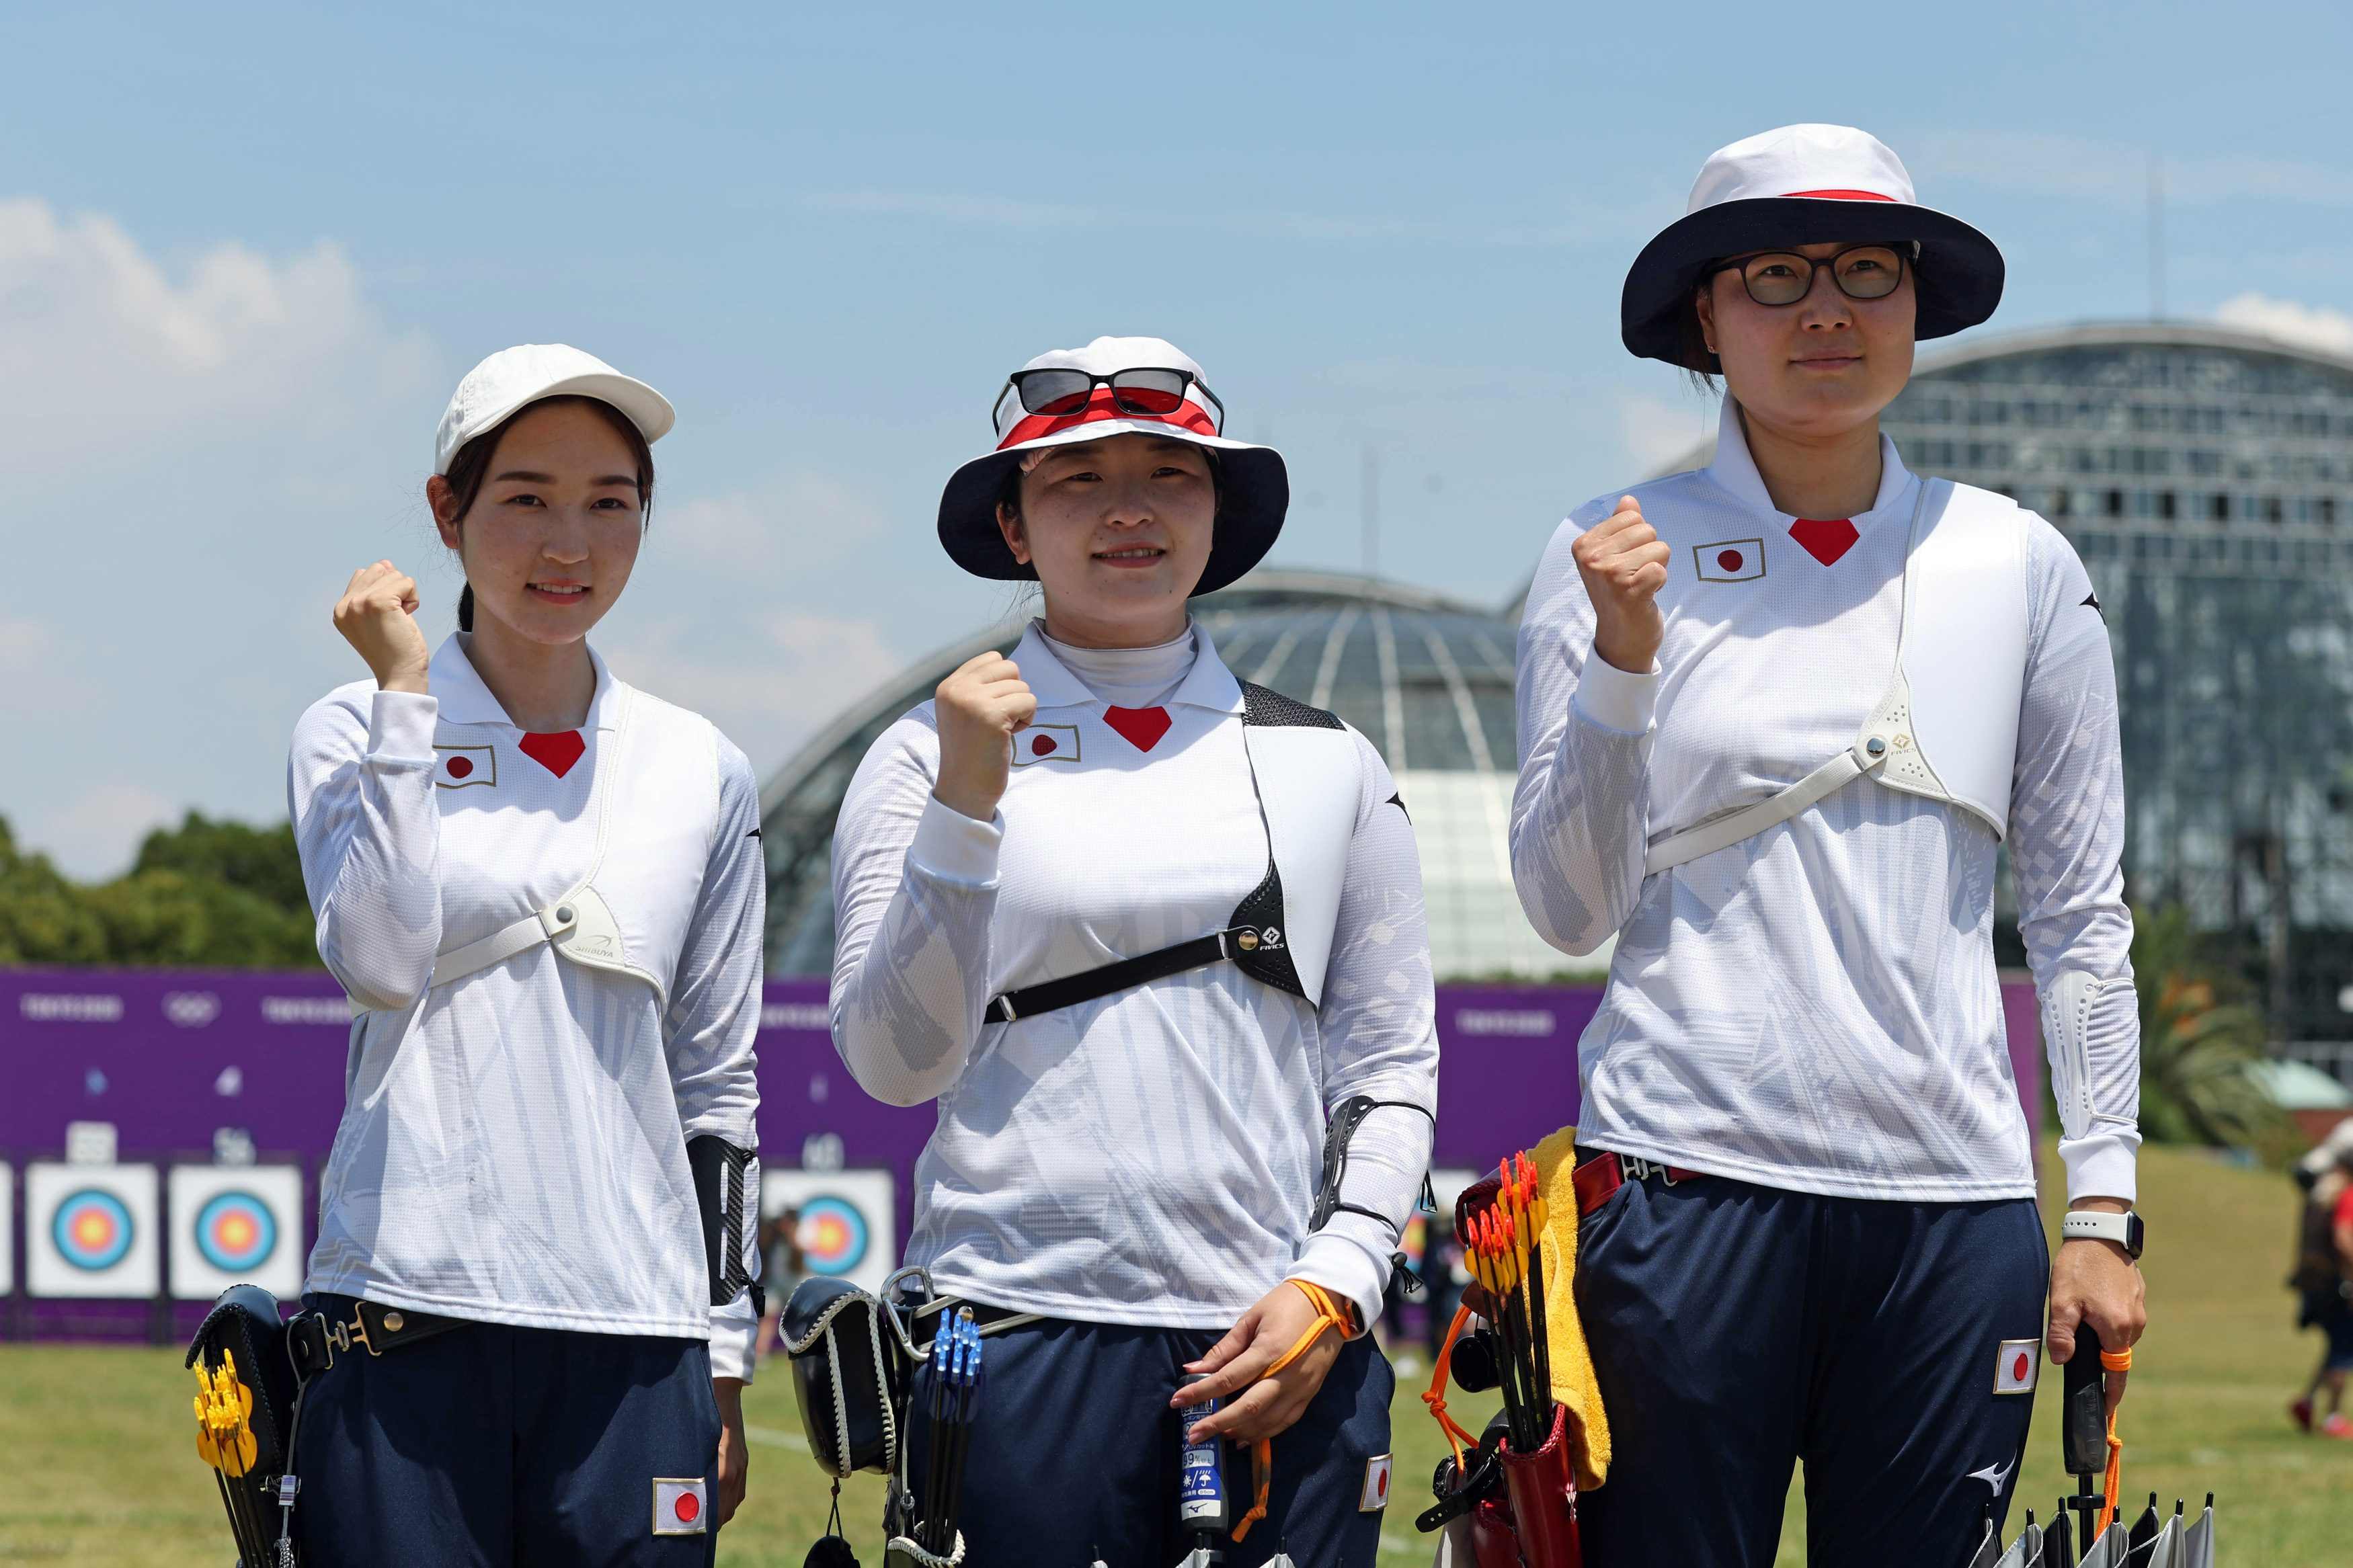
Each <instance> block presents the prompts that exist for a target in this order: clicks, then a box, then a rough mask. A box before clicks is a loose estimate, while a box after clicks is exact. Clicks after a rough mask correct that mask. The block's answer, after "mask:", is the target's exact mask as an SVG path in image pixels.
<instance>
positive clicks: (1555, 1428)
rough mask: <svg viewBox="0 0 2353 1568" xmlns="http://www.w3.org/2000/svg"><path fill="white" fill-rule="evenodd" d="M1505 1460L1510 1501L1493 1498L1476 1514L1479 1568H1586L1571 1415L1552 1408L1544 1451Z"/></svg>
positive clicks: (1502, 1453) (1506, 1449)
mask: <svg viewBox="0 0 2353 1568" xmlns="http://www.w3.org/2000/svg"><path fill="white" fill-rule="evenodd" d="M1496 1457H1497V1458H1499V1459H1501V1460H1502V1461H1503V1466H1504V1489H1505V1491H1506V1493H1507V1494H1508V1496H1507V1498H1489V1499H1487V1500H1485V1501H1483V1502H1482V1503H1480V1505H1479V1506H1478V1507H1477V1508H1476V1509H1474V1510H1472V1515H1471V1539H1472V1545H1473V1547H1474V1548H1475V1549H1476V1551H1477V1552H1478V1554H1479V1568H1583V1565H1584V1562H1585V1553H1584V1551H1583V1549H1582V1548H1581V1547H1580V1546H1579V1545H1578V1543H1577V1477H1576V1475H1575V1474H1574V1473H1573V1472H1572V1471H1571V1470H1570V1468H1569V1463H1568V1411H1567V1407H1565V1406H1563V1405H1554V1406H1553V1407H1552V1427H1551V1429H1550V1430H1549V1431H1548V1432H1546V1435H1545V1441H1544V1447H1541V1448H1538V1449H1537V1450H1536V1451H1535V1453H1533V1454H1515V1453H1514V1452H1512V1446H1511V1445H1510V1444H1509V1443H1508V1442H1507V1443H1505V1444H1504V1445H1503V1447H1502V1448H1501V1449H1500V1450H1499V1451H1498V1453H1497V1456H1496Z"/></svg>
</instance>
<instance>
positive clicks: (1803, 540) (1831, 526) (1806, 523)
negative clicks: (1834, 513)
mask: <svg viewBox="0 0 2353 1568" xmlns="http://www.w3.org/2000/svg"><path fill="white" fill-rule="evenodd" d="M1789 537H1790V538H1792V539H1794V540H1796V541H1797V542H1799V544H1801V545H1803V546H1805V550H1806V553H1807V554H1809V555H1810V556H1812V557H1813V558H1814V559H1815V560H1817V561H1819V562H1820V563H1822V564H1823V565H1825V566H1835V565H1837V564H1838V561H1839V557H1840V556H1841V555H1844V554H1845V553H1846V552H1848V551H1850V550H1852V549H1853V548H1854V542H1855V541H1856V540H1858V539H1861V538H1862V534H1861V533H1860V532H1858V531H1856V529H1855V526H1854V522H1853V521H1852V519H1849V518H1843V517H1839V518H1827V519H1826V518H1819V517H1801V518H1799V520H1798V521H1795V522H1793V523H1791V524H1790V525H1789Z"/></svg>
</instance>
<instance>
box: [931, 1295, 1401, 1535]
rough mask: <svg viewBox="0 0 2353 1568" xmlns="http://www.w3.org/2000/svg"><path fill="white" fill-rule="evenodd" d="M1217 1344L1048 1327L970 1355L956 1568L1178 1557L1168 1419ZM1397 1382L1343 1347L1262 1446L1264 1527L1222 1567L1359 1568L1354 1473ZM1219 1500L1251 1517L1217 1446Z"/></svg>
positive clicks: (1379, 1429) (1228, 1451)
mask: <svg viewBox="0 0 2353 1568" xmlns="http://www.w3.org/2000/svg"><path fill="white" fill-rule="evenodd" d="M1221 1337H1223V1336H1221V1335H1219V1333H1217V1332H1215V1331H1210V1330H1204V1329H1138V1328H1123V1327H1119V1326H1116V1325H1112V1324H1100V1323H1074V1322H1068V1321H1059V1320H1049V1321H1044V1322H1038V1323H1031V1324H1029V1325H1027V1326H1025V1327H1022V1328H1018V1329H1010V1330H1008V1331H1006V1332H1004V1333H1001V1334H991V1335H990V1336H989V1337H988V1338H987V1340H985V1341H984V1342H982V1343H983V1350H982V1352H981V1353H982V1362H981V1365H982V1370H983V1374H984V1376H985V1377H986V1379H987V1383H986V1385H985V1387H984V1389H983V1392H982V1395H981V1401H980V1411H979V1415H978V1418H977V1419H976V1422H975V1424H974V1427H973V1434H972V1441H971V1450H970V1457H969V1458H968V1459H967V1460H966V1462H965V1482H964V1496H963V1502H962V1511H961V1513H960V1514H959V1516H958V1525H959V1528H961V1529H962V1531H964V1539H965V1568H1086V1565H1087V1564H1088V1563H1092V1562H1093V1561H1095V1560H1096V1558H1097V1553H1098V1552H1100V1553H1101V1560H1102V1561H1103V1563H1104V1564H1105V1565H1106V1568H1169V1565H1170V1564H1172V1563H1177V1562H1179V1561H1181V1560H1182V1559H1183V1557H1184V1555H1185V1554H1186V1553H1187V1552H1189V1551H1191V1550H1192V1548H1193V1541H1192V1539H1191V1537H1189V1536H1180V1535H1179V1534H1178V1533H1177V1531H1176V1481H1177V1461H1178V1454H1179V1452H1180V1450H1181V1447H1182V1444H1183V1436H1184V1431H1183V1429H1184V1426H1185V1423H1184V1422H1183V1421H1182V1420H1180V1418H1179V1417H1178V1415H1177V1413H1176V1411H1174V1410H1171V1409H1170V1408H1169V1407H1168V1400H1169V1396H1170V1395H1172V1394H1175V1393H1176V1384H1177V1381H1178V1379H1179V1378H1180V1377H1182V1376H1183V1374H1184V1363H1187V1362H1188V1361H1197V1360H1198V1359H1199V1358H1200V1357H1201V1355H1202V1354H1203V1353H1205V1352H1207V1351H1208V1348H1209V1347H1210V1346H1211V1345H1213V1344H1216V1343H1217V1342H1218V1341H1219V1339H1220V1338H1221ZM1396 1387H1397V1378H1396V1375H1395V1374H1394V1373H1391V1372H1390V1371H1389V1363H1388V1360H1387V1359H1386V1358H1384V1357H1383V1356H1382V1355H1381V1353H1380V1352H1379V1351H1378V1350H1377V1349H1376V1348H1375V1347H1374V1345H1373V1342H1372V1340H1371V1338H1370V1336H1366V1337H1365V1338H1361V1339H1358V1340H1356V1341H1354V1342H1351V1343H1349V1344H1348V1345H1346V1346H1345V1347H1343V1348H1342V1350H1341V1352H1340V1355H1339V1358H1338V1359H1337V1360H1336V1361H1335V1362H1334V1363H1332V1372H1331V1375H1330V1376H1328V1377H1326V1378H1325V1379H1324V1386H1323V1387H1322V1388H1321V1389H1320V1390H1318V1391H1317V1393H1316V1395H1315V1397H1314V1400H1313V1401H1312V1402H1311V1403H1310V1404H1309V1405H1308V1407H1307V1412H1306V1414H1305V1415H1302V1416H1301V1417H1300V1418H1299V1422H1298V1424H1297V1425H1296V1426H1293V1427H1291V1428H1290V1429H1289V1430H1288V1431H1286V1432H1284V1433H1282V1436H1278V1437H1276V1438H1275V1440H1274V1445H1273V1458H1274V1485H1273V1488H1272V1489H1271V1493H1270V1496H1269V1509H1268V1513H1267V1517H1266V1518H1265V1519H1264V1520H1261V1521H1259V1522H1258V1523H1256V1524H1254V1525H1252V1526H1251V1527H1250V1534H1249V1536H1248V1537H1247V1538H1246V1539H1245V1540H1244V1541H1243V1542H1241V1544H1240V1545H1236V1544H1235V1543H1234V1542H1232V1541H1231V1540H1228V1541H1226V1542H1224V1547H1225V1552H1226V1563H1227V1565H1228V1568H1256V1565H1257V1564H1260V1563H1264V1562H1265V1561H1266V1560H1267V1559H1268V1558H1269V1557H1271V1556H1272V1555H1273V1554H1274V1552H1275V1551H1276V1549H1277V1547H1278V1546H1279V1545H1281V1546H1287V1548H1288V1550H1289V1552H1290V1553H1291V1555H1292V1557H1293V1559H1294V1560H1296V1561H1298V1562H1300V1563H1311V1564H1314V1568H1372V1563H1373V1559H1374V1556H1375V1554H1376V1553H1377V1552H1378V1551H1379V1549H1380V1535H1381V1511H1380V1510H1378V1509H1373V1510H1365V1509H1364V1508H1363V1507H1362V1504H1363V1503H1364V1501H1365V1484H1366V1468H1367V1467H1368V1466H1369V1465H1371V1464H1372V1462H1373V1461H1374V1460H1375V1459H1376V1458H1380V1457H1383V1456H1386V1455H1387V1454H1388V1451H1389V1395H1390V1394H1391V1393H1392V1392H1393V1391H1394V1390H1395V1389H1396ZM929 1388H930V1373H929V1372H928V1370H927V1371H926V1372H925V1373H923V1377H922V1379H921V1380H920V1381H919V1384H918V1387H917V1390H916V1406H915V1407H916V1417H915V1420H914V1422H913V1426H914V1431H913V1434H912V1441H913V1450H912V1454H913V1461H912V1465H911V1469H912V1472H913V1477H912V1482H913V1487H914V1491H915V1496H916V1497H917V1498H919V1499H920V1498H921V1497H923V1487H924V1480H925V1475H924V1461H925V1448H926V1441H925V1440H926V1437H927V1436H928V1432H929V1428H928V1426H927V1417H926V1416H925V1415H923V1394H925V1393H927V1392H928V1390H929ZM1224 1469H1225V1478H1226V1496H1227V1497H1228V1498H1229V1500H1231V1503H1230V1506H1231V1510H1232V1517H1233V1518H1234V1520H1235V1521H1237V1522H1239V1521H1240V1519H1241V1516H1242V1514H1243V1512H1244V1511H1245V1510H1248V1509H1249V1507H1250V1500H1251V1497H1252V1495H1253V1493H1252V1483H1251V1477H1250V1449H1249V1447H1247V1446H1240V1445H1235V1444H1227V1445H1225V1468H1224Z"/></svg>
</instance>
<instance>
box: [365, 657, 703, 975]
mask: <svg viewBox="0 0 2353 1568" xmlns="http://www.w3.org/2000/svg"><path fill="white" fill-rule="evenodd" d="M615 685H616V687H617V691H616V694H615V695H616V699H617V708H618V713H619V716H618V720H617V722H616V724H615V725H614V727H613V729H612V730H611V731H609V732H607V734H606V735H604V736H602V737H600V739H599V742H598V743H597V745H596V747H595V748H594V752H593V754H594V757H595V765H596V773H595V774H594V776H593V778H592V780H591V783H590V789H589V805H588V810H589V812H590V813H592V814H593V815H594V816H595V817H596V849H595V851H594V853H593V854H592V855H591V857H590V859H589V863H588V868H587V870H586V872H585V873H584V874H583V875H582V877H581V878H580V879H579V880H578V881H577V882H576V883H575V884H574V885H573V886H572V888H571V889H569V890H568V891H566V892H565V894H564V895H563V896H562V897H560V898H557V899H555V900H553V901H551V902H550V903H548V904H547V905H546V907H544V908H543V909H539V910H533V911H532V912H531V913H529V914H527V915H525V916H523V917H522V919H521V920H518V921H513V922H512V924H509V925H507V926H505V927H502V928H501V929H500V930H498V931H493V932H491V934H490V935H489V936H486V937H483V938H481V939H480V940H479V941H476V942H468V943H466V944H464V945H463V946H460V947H457V948H452V949H445V950H444V951H443V952H442V953H441V955H440V957H439V958H438V960H436V962H435V963H434V965H433V978H432V982H431V988H432V989H435V990H438V989H439V988H440V987H442V986H444V985H448V984H453V983H455V982H457V981H459V980H462V979H464V978H465V977H466V976H468V975H470V974H473V973H479V972H480V971H481V970H485V969H488V968H490V967H491V965H493V964H497V963H505V962H506V961H507V960H508V959H510V958H512V957H514V956H515V955H516V954H517V953H520V952H526V951H528V950H529V949H531V948H533V947H535V946H537V945H538V944H539V943H541V942H546V943H548V944H550V945H551V946H553V947H554V949H555V951H556V952H558V953H560V954H562V955H563V956H564V957H565V958H566V959H568V960H569V961H571V962H572V963H577V964H580V965H583V966H584V967H586V968H590V969H603V970H608V971H611V972H612V973H617V974H627V975H630V976H632V977H634V978H636V979H638V980H642V981H644V982H645V983H646V984H649V985H650V986H652V987H653V988H654V994H655V996H656V998H657V999H658V1000H659V1002H660V1003H661V1004H662V1005H665V1006H667V1005H668V1004H669V1001H670V979H671V977H672V976H673V975H674V974H675V973H677V971H678V960H679V955H680V953H681V952H683V951H684V950H685V946H686V932H687V927H688V925H689V924H690V923H691V921H692V920H693V918H694V910H695V904H696V902H697V900H699V899H700V898H701V896H702V879H703V875H704V873H705V871H706V870H707V868H709V866H710V861H711V847H712V835H713V834H715V833H716V832H717V831H718V827H719V731H717V729H715V728H714V727H713V726H712V723H711V721H709V720H707V719H705V718H703V717H702V715H700V714H698V713H690V712H688V711H687V710H684V709H682V708H673V707H672V706H670V704H669V703H667V702H664V701H663V700H660V699H659V698H658V697H649V696H648V695H646V693H644V692H642V691H639V690H638V689H636V688H634V687H632V686H629V685H628V684H627V683H626V682H621V681H616V682H615ZM364 1011H366V1009H364V1008H363V1007H362V1006H360V1005H359V1004H358V1003H356V1002H354V1003H353V1004H352V1014H353V1016H354V1017H357V1016H359V1015H360V1014H362V1013H363V1012H364Z"/></svg>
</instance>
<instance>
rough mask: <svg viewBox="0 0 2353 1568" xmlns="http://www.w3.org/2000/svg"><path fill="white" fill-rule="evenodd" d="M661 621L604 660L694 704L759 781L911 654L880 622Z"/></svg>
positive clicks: (791, 618)
mask: <svg viewBox="0 0 2353 1568" xmlns="http://www.w3.org/2000/svg"><path fill="white" fill-rule="evenodd" d="M718 619H719V621H720V622H721V626H720V629H719V632H718V635H717V636H715V637H714V636H712V635H710V633H711V629H712V628H711V624H710V623H709V622H704V621H686V620H665V621H662V622H660V623H658V624H655V625H652V626H644V627H641V628H639V629H638V630H637V631H636V632H635V633H634V634H633V635H631V636H629V637H627V638H626V639H622V640H617V641H615V642H614V643H613V644H612V645H611V647H610V649H609V650H608V653H607V657H608V658H609V659H610V661H611V663H612V665H613V667H614V668H615V669H616V670H617V671H620V672H621V673H622V675H623V678H624V679H627V680H628V682H629V684H630V685H632V686H636V687H638V688H640V689H644V690H647V691H650V692H652V693H654V694H655V695H656V696H658V697H660V698H662V699H663V700H666V701H670V702H675V703H677V704H679V705H680V706H681V707H682V708H691V709H692V710H695V711H696V712H698V713H701V714H702V715H703V716H704V717H705V718H707V719H709V720H710V721H712V723H714V724H716V725H718V726H719V728H720V730H721V731H723V733H724V734H725V735H726V736H727V738H728V739H730V740H732V741H733V742H735V743H736V744H737V745H738V746H740V747H742V748H743V749H744V754H745V755H747V756H749V757H750V758H751V759H752V765H753V766H754V769H756V770H757V771H758V773H760V776H761V780H762V782H763V783H765V781H766V778H767V775H768V774H769V773H771V772H773V771H774V770H775V769H776V767H777V765H778V764H780V763H783V762H784V761H785V759H786V757H788V756H789V755H791V753H792V752H793V751H794V749H795V748H796V747H797V746H798V745H799V744H800V743H801V742H803V741H805V740H807V738H808V737H809V736H810V735H811V734H813V733H814V732H815V731H817V729H818V726H820V725H822V724H825V723H827V722H828V721H831V720H832V719H834V718H835V717H836V716H837V715H839V713H840V712H841V710H843V709H845V708H847V707H849V704H850V703H852V702H854V701H856V700H858V699H859V698H860V697H863V696H865V695H866V694H867V693H868V692H870V691H871V690H873V689H875V688H876V687H878V686H880V685H881V684H882V682H883V681H885V680H887V679H890V678H891V677H892V675H894V674H896V673H897V672H898V671H899V670H900V669H901V668H903V667H904V666H905V664H906V662H907V660H906V658H905V656H904V655H902V653H901V652H900V651H899V650H897V649H896V648H893V647H892V646H891V644H890V641H889V640H888V639H887V638H886V637H884V635H883V632H882V628H881V626H880V625H879V624H878V623H877V622H875V621H872V620H869V619H864V618H860V617H855V616H828V615H819V614H813V613H809V612H805V611H796V610H777V611H772V612H770V613H768V614H766V615H761V616H747V615H743V614H734V613H731V614H729V615H726V616H723V617H718Z"/></svg>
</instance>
